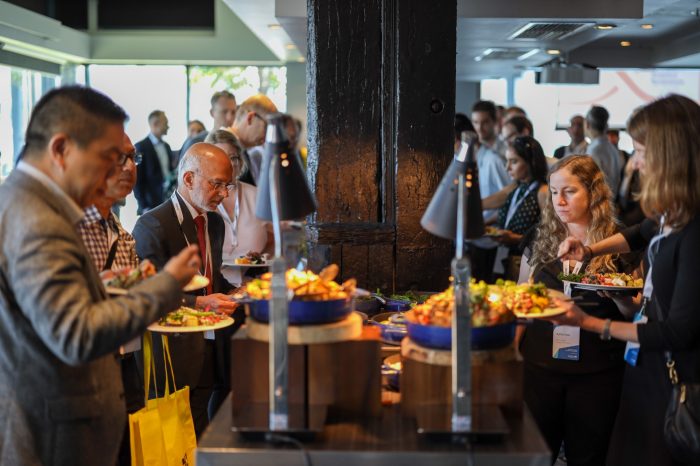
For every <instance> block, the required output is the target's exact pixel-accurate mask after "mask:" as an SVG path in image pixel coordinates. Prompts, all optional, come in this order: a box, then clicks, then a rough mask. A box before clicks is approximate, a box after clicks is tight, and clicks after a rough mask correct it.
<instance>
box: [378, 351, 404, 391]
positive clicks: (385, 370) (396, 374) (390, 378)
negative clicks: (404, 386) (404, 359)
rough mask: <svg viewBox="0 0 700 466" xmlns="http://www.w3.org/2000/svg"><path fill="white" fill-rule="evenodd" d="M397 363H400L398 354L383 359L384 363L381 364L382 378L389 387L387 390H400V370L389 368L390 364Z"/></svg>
mask: <svg viewBox="0 0 700 466" xmlns="http://www.w3.org/2000/svg"><path fill="white" fill-rule="evenodd" d="M397 362H401V355H400V354H392V355H391V356H389V357H386V358H384V362H383V363H382V376H384V378H385V380H386V384H387V385H388V386H389V388H393V389H394V390H399V389H400V388H401V387H400V379H401V369H394V368H393V367H391V364H394V363H397Z"/></svg>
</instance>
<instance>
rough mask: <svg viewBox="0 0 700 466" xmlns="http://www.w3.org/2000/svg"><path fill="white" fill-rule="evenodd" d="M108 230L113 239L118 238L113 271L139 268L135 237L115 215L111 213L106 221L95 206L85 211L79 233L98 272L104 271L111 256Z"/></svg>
mask: <svg viewBox="0 0 700 466" xmlns="http://www.w3.org/2000/svg"><path fill="white" fill-rule="evenodd" d="M108 228H109V229H110V230H111V231H112V235H113V237H116V238H117V251H116V254H115V255H114V261H113V262H112V270H117V269H121V268H123V267H138V265H139V259H138V256H137V255H136V241H135V240H134V237H133V236H131V234H129V233H128V232H127V231H126V230H125V229H124V228H123V227H122V225H121V223H119V220H118V219H117V217H116V216H115V215H114V213H112V212H110V215H109V218H108V219H107V220H104V219H103V218H102V215H100V212H99V211H98V210H97V207H95V206H94V205H93V206H90V207H88V208H87V209H85V217H83V219H82V220H81V222H80V223H79V224H78V233H79V234H80V237H81V238H82V239H83V243H84V244H85V247H86V248H87V251H88V254H90V257H91V258H92V260H93V262H94V263H95V267H97V270H98V271H102V270H103V269H104V266H105V263H106V262H107V256H109V249H110V246H111V244H110V242H109V238H110V235H109V233H108V230H107V229H108Z"/></svg>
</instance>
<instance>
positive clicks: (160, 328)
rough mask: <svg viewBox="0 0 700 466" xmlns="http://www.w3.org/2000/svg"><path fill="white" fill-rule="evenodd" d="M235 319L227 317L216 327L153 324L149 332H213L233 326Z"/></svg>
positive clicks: (149, 327) (215, 325)
mask: <svg viewBox="0 0 700 466" xmlns="http://www.w3.org/2000/svg"><path fill="white" fill-rule="evenodd" d="M233 322H234V321H233V319H232V318H231V317H225V318H224V319H223V320H222V321H220V322H217V323H216V324H214V325H202V326H197V327H176V326H172V325H160V324H159V323H157V322H156V323H155V324H151V325H149V326H148V330H150V331H151V332H156V333H196V332H209V331H211V330H220V329H222V328H226V327H228V326H229V325H233Z"/></svg>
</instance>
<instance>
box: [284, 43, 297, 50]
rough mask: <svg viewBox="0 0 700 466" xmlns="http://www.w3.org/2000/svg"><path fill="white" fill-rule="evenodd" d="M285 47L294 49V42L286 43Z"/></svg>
mask: <svg viewBox="0 0 700 466" xmlns="http://www.w3.org/2000/svg"><path fill="white" fill-rule="evenodd" d="M285 47H287V50H294V49H295V48H296V46H295V45H294V44H287V45H285Z"/></svg>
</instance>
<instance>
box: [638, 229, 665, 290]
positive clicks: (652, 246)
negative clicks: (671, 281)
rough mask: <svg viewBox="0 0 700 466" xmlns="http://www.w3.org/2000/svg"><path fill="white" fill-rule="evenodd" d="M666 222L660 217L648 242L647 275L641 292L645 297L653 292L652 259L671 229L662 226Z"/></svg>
mask: <svg viewBox="0 0 700 466" xmlns="http://www.w3.org/2000/svg"><path fill="white" fill-rule="evenodd" d="M665 223H666V218H665V217H664V216H662V217H661V221H660V225H659V232H658V233H657V234H656V236H654V237H653V238H652V239H651V241H650V242H649V247H648V248H647V259H648V261H649V270H648V271H647V276H646V278H645V279H644V292H643V293H642V294H643V296H644V298H645V299H649V298H651V294H652V293H653V292H654V283H653V282H652V280H651V271H652V269H653V268H654V259H656V254H657V253H658V252H659V247H660V246H661V240H662V239H664V238H666V237H667V236H668V235H669V234H670V233H671V229H670V228H669V229H668V230H666V228H664V226H665Z"/></svg>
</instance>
